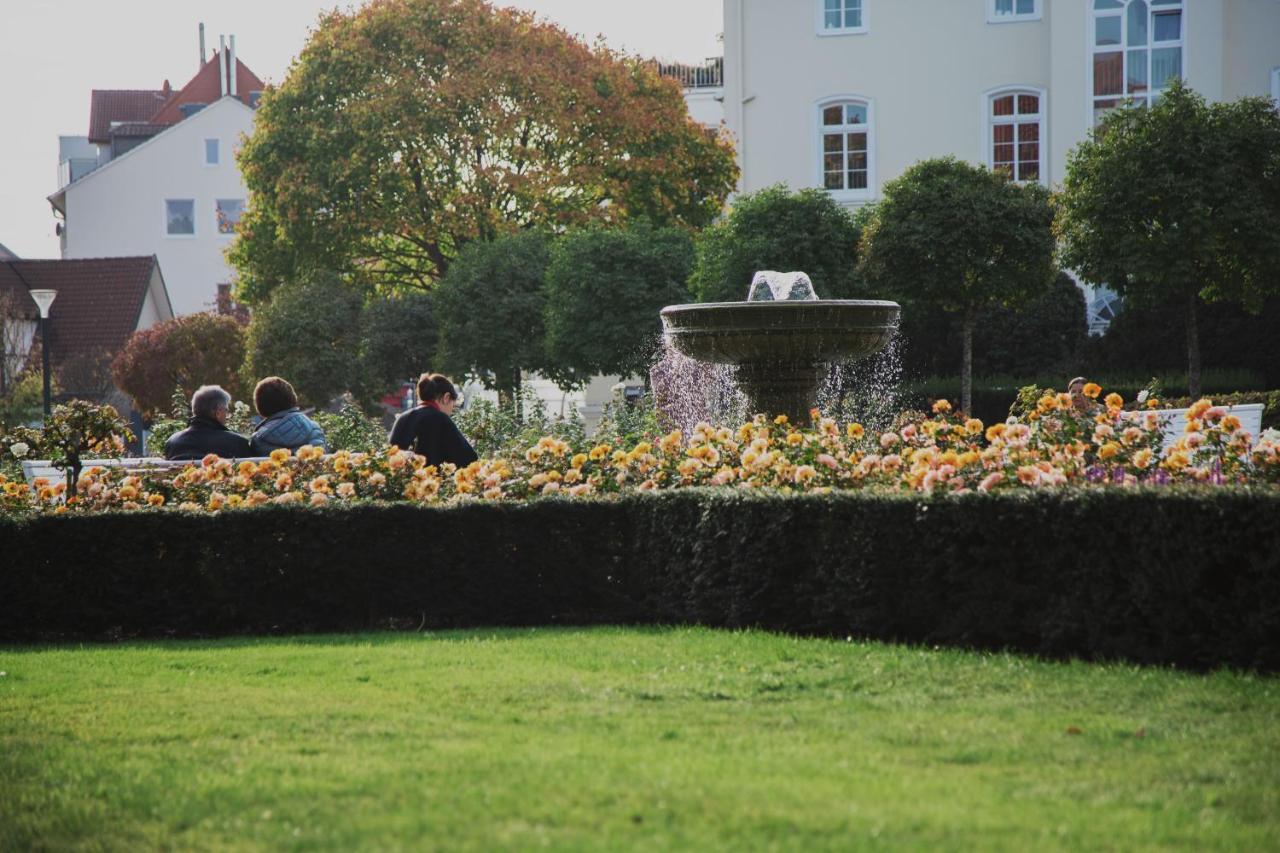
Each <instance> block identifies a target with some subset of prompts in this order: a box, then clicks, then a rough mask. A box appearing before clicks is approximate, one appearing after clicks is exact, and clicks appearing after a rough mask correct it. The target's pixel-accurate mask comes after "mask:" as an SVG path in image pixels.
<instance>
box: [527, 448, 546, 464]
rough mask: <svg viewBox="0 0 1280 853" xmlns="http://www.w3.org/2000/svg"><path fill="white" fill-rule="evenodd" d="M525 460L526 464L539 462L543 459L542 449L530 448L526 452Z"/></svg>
mask: <svg viewBox="0 0 1280 853" xmlns="http://www.w3.org/2000/svg"><path fill="white" fill-rule="evenodd" d="M524 458H525V461H526V462H537V461H538V460H539V459H541V458H542V448H541V447H530V448H529V449H528V450H526V451H525V452H524Z"/></svg>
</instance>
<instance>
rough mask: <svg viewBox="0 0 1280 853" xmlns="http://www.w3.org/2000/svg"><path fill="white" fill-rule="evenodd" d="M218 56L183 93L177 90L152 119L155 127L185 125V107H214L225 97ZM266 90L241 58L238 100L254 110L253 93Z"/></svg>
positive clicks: (237, 87) (237, 73)
mask: <svg viewBox="0 0 1280 853" xmlns="http://www.w3.org/2000/svg"><path fill="white" fill-rule="evenodd" d="M218 72H219V67H218V52H217V51H216V50H215V51H214V52H213V55H212V57H211V58H210V59H209V61H208V62H206V63H205V64H204V65H202V66H201V67H200V70H199V71H197V72H196V76H194V77H192V78H191V79H190V80H188V81H187V84H186V85H185V86H183V87H182V88H181V89H176V90H174V92H173V94H172V95H170V96H169V98H168V100H166V101H165V102H164V105H163V106H161V107H160V108H159V109H158V110H156V111H155V113H154V114H153V115H151V116H149V119H150V121H151V123H152V124H177V123H178V122H180V121H182V119H183V118H184V116H183V115H182V110H181V109H180V107H181V106H182V105H183V104H212V103H213V102H214V101H216V100H218V99H219V98H221V97H222V85H221V83H220V82H219V80H218V76H219V73H218ZM265 88H267V86H266V84H265V83H263V82H262V80H260V79H259V78H258V75H257V74H254V73H253V72H252V71H250V70H249V68H248V66H246V65H245V64H244V63H243V62H241V61H240V59H239V57H237V58H236V98H237V100H239V101H241V102H242V103H243V104H244V105H245V106H246V107H252V106H254V104H253V103H250V100H249V93H250V92H261V91H262V90H263V89H265Z"/></svg>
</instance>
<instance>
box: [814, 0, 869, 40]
mask: <svg viewBox="0 0 1280 853" xmlns="http://www.w3.org/2000/svg"><path fill="white" fill-rule="evenodd" d="M865 2H866V0H817V13H818V35H820V36H842V35H851V34H854V33H865V32H866V31H867V18H866V10H865V9H864V8H863V6H864V4H865Z"/></svg>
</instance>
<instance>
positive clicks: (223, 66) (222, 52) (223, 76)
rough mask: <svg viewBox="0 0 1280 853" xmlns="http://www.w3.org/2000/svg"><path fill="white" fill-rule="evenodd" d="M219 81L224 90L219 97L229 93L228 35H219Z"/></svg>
mask: <svg viewBox="0 0 1280 853" xmlns="http://www.w3.org/2000/svg"><path fill="white" fill-rule="evenodd" d="M218 82H219V84H220V86H221V87H222V91H221V92H220V93H219V95H218V97H222V96H223V95H225V94H227V37H226V36H218Z"/></svg>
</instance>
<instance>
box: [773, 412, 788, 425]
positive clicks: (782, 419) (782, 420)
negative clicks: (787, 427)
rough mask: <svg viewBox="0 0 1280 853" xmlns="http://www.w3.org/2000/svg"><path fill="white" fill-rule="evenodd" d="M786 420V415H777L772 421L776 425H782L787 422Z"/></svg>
mask: <svg viewBox="0 0 1280 853" xmlns="http://www.w3.org/2000/svg"><path fill="white" fill-rule="evenodd" d="M787 420H788V418H787V416H786V415H778V416H777V417H776V418H774V419H773V422H774V423H775V424H777V425H778V426H782V425H783V424H785V423H786V422H787Z"/></svg>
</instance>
